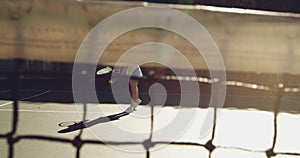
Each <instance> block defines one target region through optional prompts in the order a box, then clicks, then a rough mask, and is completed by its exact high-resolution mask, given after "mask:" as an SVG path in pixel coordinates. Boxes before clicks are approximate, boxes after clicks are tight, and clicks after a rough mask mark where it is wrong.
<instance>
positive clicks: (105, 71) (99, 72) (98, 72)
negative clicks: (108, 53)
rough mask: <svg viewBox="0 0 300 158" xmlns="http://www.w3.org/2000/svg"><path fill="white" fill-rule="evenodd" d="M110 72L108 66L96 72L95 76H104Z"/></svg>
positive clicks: (110, 69)
mask: <svg viewBox="0 0 300 158" xmlns="http://www.w3.org/2000/svg"><path fill="white" fill-rule="evenodd" d="M111 71H112V68H111V67H109V66H107V67H105V68H102V69H100V70H98V71H97V72H96V74H97V75H104V74H108V73H110V72H111Z"/></svg>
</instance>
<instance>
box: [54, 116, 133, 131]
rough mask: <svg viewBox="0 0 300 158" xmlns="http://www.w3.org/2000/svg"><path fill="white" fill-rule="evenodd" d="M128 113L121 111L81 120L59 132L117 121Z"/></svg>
mask: <svg viewBox="0 0 300 158" xmlns="http://www.w3.org/2000/svg"><path fill="white" fill-rule="evenodd" d="M128 114H129V113H127V112H121V113H117V114H113V115H109V116H104V117H99V118H97V119H95V120H91V121H89V120H85V121H81V122H78V123H75V124H72V125H69V126H68V127H67V128H65V129H62V130H60V131H58V133H69V132H73V131H77V130H80V129H84V128H89V127H92V126H95V125H97V124H100V123H105V122H110V121H115V120H118V119H119V118H121V117H124V116H127V115H128Z"/></svg>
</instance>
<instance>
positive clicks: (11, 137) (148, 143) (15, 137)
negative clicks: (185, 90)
mask: <svg viewBox="0 0 300 158" xmlns="http://www.w3.org/2000/svg"><path fill="white" fill-rule="evenodd" d="M16 82H17V80H16ZM227 85H228V86H234V84H233V83H232V81H228V82H227ZM238 85H240V86H244V87H247V88H251V87H252V88H255V86H251V85H247V84H241V83H238ZM260 87H261V89H258V90H268V91H273V92H274V94H275V95H276V101H275V103H274V105H273V111H272V112H273V131H274V133H273V139H272V146H270V147H269V149H268V150H252V149H247V148H242V147H227V146H218V145H215V144H214V143H213V142H214V139H215V133H216V124H214V126H213V130H212V135H211V138H210V139H209V141H207V142H206V143H204V144H201V143H193V142H177V141H174V142H167V141H153V139H152V134H153V128H154V116H153V113H154V106H151V114H152V115H151V128H150V130H151V131H150V136H149V138H148V139H146V140H144V141H142V142H130V141H125V142H122V141H106V142H102V141H99V140H92V139H82V132H83V129H80V132H79V134H78V135H77V136H75V137H74V138H72V139H67V138H60V137H53V136H42V135H19V134H18V133H17V129H18V123H19V121H20V120H19V119H20V118H19V112H20V111H19V106H20V105H19V100H18V99H14V100H13V120H12V125H11V131H10V132H8V133H6V134H3V133H2V134H0V139H3V140H6V141H7V145H8V157H9V158H13V157H15V150H14V147H15V145H16V144H17V143H19V142H20V141H23V140H39V141H50V142H56V143H57V144H72V145H73V147H74V148H75V149H76V155H75V157H76V158H79V157H81V156H80V152H81V150H82V146H83V145H84V144H93V145H99V146H106V145H137V144H139V145H143V147H144V148H145V153H146V154H145V155H146V157H147V158H150V157H151V152H150V150H151V148H153V147H154V146H155V145H167V144H171V145H182V146H194V147H202V148H205V149H206V150H207V151H208V152H209V157H212V152H213V151H214V150H215V149H228V150H229V149H234V150H240V151H247V152H254V153H263V154H265V156H266V157H274V156H276V155H278V154H280V155H294V156H300V153H293V152H275V151H274V148H275V146H276V143H277V135H278V125H277V124H278V113H279V108H280V105H281V101H282V98H283V97H284V96H285V95H287V94H290V93H295V92H298V90H299V89H297V88H287V87H283V86H282V85H280V84H279V85H278V87H277V88H276V89H274V88H273V89H272V88H270V87H268V86H263V85H260ZM256 89H257V86H256ZM12 93H13V94H12V95H14V96H17V95H18V87H13V90H12ZM45 93H47V92H44V93H42V94H40V95H43V94H45ZM35 96H38V95H34V96H33V97H35ZM15 98H17V97H15ZM83 107H84V113H86V107H87V105H86V104H84V106H83ZM214 112H215V113H214V122H215V123H216V119H217V118H216V116H217V115H216V112H217V109H216V108H215V110H214Z"/></svg>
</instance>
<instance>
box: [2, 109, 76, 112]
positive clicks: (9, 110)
mask: <svg viewBox="0 0 300 158" xmlns="http://www.w3.org/2000/svg"><path fill="white" fill-rule="evenodd" d="M0 111H7V112H12V111H13V109H0ZM18 111H19V112H37V113H78V112H77V111H56V110H18Z"/></svg>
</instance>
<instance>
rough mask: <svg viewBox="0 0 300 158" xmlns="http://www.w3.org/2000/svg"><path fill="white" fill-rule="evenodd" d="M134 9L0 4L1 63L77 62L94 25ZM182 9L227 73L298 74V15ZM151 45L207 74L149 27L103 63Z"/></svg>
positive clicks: (110, 51)
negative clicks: (203, 32) (166, 49)
mask: <svg viewBox="0 0 300 158" xmlns="http://www.w3.org/2000/svg"><path fill="white" fill-rule="evenodd" d="M136 6H141V3H130V4H116V3H99V4H96V3H80V2H74V1H51V0H45V1H9V2H8V1H1V2H0V36H1V38H0V59H11V58H25V59H36V60H45V61H59V62H73V61H74V59H75V56H76V53H77V50H78V48H79V46H80V44H81V42H82V41H83V39H84V37H85V36H86V35H87V33H88V32H89V31H90V30H91V29H92V28H93V27H94V26H95V25H96V24H98V23H99V22H101V21H102V20H103V19H104V18H106V17H109V16H110V15H113V14H114V13H117V12H119V11H121V10H125V9H129V8H132V7H136ZM179 10H180V11H182V12H183V13H186V14H188V15H190V16H192V17H194V18H195V19H196V20H198V21H199V22H200V23H201V24H202V25H203V26H204V27H205V28H206V29H207V30H208V32H209V33H210V34H211V36H212V38H213V39H214V41H215V42H216V44H217V46H218V48H219V50H220V52H221V54H222V57H223V59H224V62H225V67H226V69H227V71H239V72H258V73H259V72H267V73H290V74H300V62H299V61H300V45H299V43H300V27H299V26H300V18H299V17H300V16H298V17H280V16H269V15H253V14H239V13H225V12H218V11H209V10H202V9H197V10H196V9H179ZM186 29H189V26H186ZM107 35H108V36H109V35H110V33H109V32H107ZM195 36H197V35H195ZM149 41H152V42H164V43H167V44H169V45H171V46H173V47H174V48H176V49H178V50H179V51H180V52H182V53H183V54H184V55H185V56H186V57H187V58H188V59H189V61H190V62H191V64H192V65H193V66H194V67H195V68H196V69H207V66H206V64H205V62H204V60H203V58H202V56H201V55H199V53H198V52H197V50H196V49H195V48H194V47H193V45H192V44H191V43H190V42H188V41H187V40H186V39H184V38H182V37H181V36H179V35H178V34H175V33H172V32H169V31H166V30H161V29H150V28H148V29H139V30H135V31H131V32H127V33H125V34H123V35H121V36H119V37H118V38H117V39H116V40H114V41H113V42H112V43H111V45H110V46H109V47H108V48H107V49H106V50H105V52H104V54H103V56H102V57H101V59H100V60H99V62H100V63H102V64H114V63H115V62H116V61H117V60H118V59H119V57H120V56H121V55H122V54H123V53H124V52H126V51H127V50H128V49H129V48H131V47H133V46H135V45H137V44H141V43H144V42H149ZM99 43H101V38H100V39H99ZM151 51H153V50H145V52H143V53H151ZM157 52H159V54H160V56H158V58H164V59H165V60H168V61H170V62H174V63H178V65H177V67H181V64H180V62H181V61H180V60H181V59H178V58H172V57H166V56H164V51H163V50H157ZM143 53H140V54H137V55H136V58H143V57H144V54H143Z"/></svg>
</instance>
